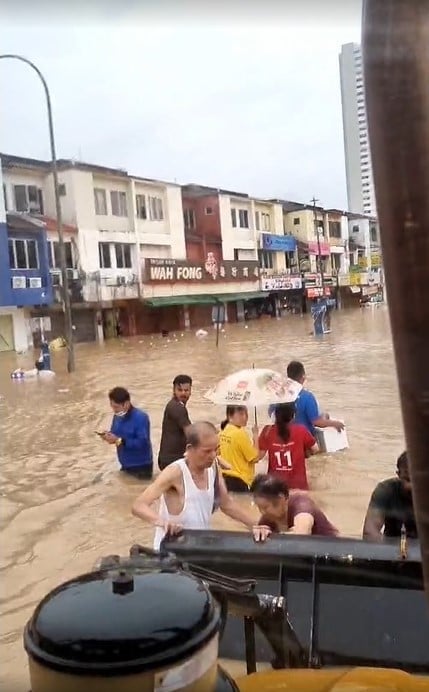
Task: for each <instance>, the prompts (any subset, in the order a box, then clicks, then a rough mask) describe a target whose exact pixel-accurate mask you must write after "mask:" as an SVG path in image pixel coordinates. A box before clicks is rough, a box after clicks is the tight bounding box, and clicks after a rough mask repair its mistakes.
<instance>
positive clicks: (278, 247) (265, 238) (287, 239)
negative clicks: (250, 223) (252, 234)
mask: <svg viewBox="0 0 429 692" xmlns="http://www.w3.org/2000/svg"><path fill="white" fill-rule="evenodd" d="M262 249H263V250H271V251H272V252H295V250H296V240H295V238H294V237H293V236H291V235H274V234H272V233H263V234H262Z"/></svg>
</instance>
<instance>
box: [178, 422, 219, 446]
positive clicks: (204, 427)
mask: <svg viewBox="0 0 429 692" xmlns="http://www.w3.org/2000/svg"><path fill="white" fill-rule="evenodd" d="M208 433H209V434H210V433H214V434H215V435H217V430H216V428H215V426H214V425H213V423H210V421H208V420H203V421H198V422H197V423H192V424H191V425H188V427H187V428H185V437H186V444H187V445H189V446H190V447H199V446H200V444H201V438H202V437H203V436H204V435H207V434H208Z"/></svg>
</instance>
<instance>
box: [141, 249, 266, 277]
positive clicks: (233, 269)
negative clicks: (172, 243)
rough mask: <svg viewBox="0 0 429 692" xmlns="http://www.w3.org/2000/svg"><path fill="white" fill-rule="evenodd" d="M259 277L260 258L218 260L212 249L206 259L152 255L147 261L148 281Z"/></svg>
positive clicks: (145, 271) (145, 275)
mask: <svg viewBox="0 0 429 692" xmlns="http://www.w3.org/2000/svg"><path fill="white" fill-rule="evenodd" d="M258 279H259V265H258V262H257V261H256V260H250V261H248V262H247V261H245V260H222V261H218V260H217V259H216V258H215V257H214V255H213V253H210V252H209V253H208V256H207V259H206V261H205V262H192V261H188V260H175V259H155V258H149V259H146V260H145V264H144V281H145V282H146V283H213V282H217V283H221V282H228V281H231V282H239V281H257V280H258Z"/></svg>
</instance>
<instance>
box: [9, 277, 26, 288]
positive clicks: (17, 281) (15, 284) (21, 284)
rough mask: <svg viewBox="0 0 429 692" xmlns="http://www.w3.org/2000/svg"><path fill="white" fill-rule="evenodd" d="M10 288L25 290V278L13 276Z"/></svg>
mask: <svg viewBox="0 0 429 692" xmlns="http://www.w3.org/2000/svg"><path fill="white" fill-rule="evenodd" d="M12 288H27V279H26V278H25V276H13V277H12Z"/></svg>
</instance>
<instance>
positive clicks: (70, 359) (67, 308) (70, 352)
mask: <svg viewBox="0 0 429 692" xmlns="http://www.w3.org/2000/svg"><path fill="white" fill-rule="evenodd" d="M9 59H10V60H19V61H20V62H24V63H26V64H27V65H29V66H30V67H31V68H32V69H33V70H34V72H36V74H37V75H38V77H39V79H40V81H41V82H42V84H43V88H44V90H45V96H46V106H47V111H48V126H49V143H50V147H51V160H52V177H53V181H54V193H55V209H56V215H57V231H58V244H59V250H60V268H61V284H62V299H63V310H64V331H65V337H66V342H67V371H68V372H69V373H70V372H74V370H75V359H74V345H73V320H72V314H71V301H70V294H69V290H68V277H67V267H66V252H65V245H64V236H63V223H62V214H61V199H60V190H59V184H58V168H57V156H56V150H55V136H54V123H53V118H52V106H51V96H50V93H49V89H48V85H47V83H46V80H45V78H44V76H43V74H42V73H41V72H40V70H39V68H38V67H36V65H35V64H34V63H32V62H31V61H30V60H27V58H24V57H22V56H21V55H12V54H7V55H0V60H9Z"/></svg>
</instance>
